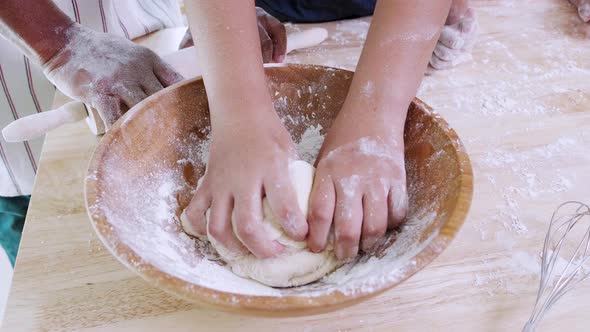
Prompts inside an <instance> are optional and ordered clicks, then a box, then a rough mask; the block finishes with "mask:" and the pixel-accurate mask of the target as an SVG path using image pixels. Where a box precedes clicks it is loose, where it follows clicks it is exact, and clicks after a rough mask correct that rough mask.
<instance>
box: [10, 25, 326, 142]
mask: <svg viewBox="0 0 590 332" xmlns="http://www.w3.org/2000/svg"><path fill="white" fill-rule="evenodd" d="M327 37H328V31H327V30H326V29H323V28H311V29H308V30H304V31H299V32H293V33H290V34H289V35H287V53H289V52H291V51H294V50H298V49H302V48H307V47H312V46H315V45H318V44H320V43H321V42H323V41H324V40H325V39H326V38H327ZM194 53H195V49H194V47H189V48H185V49H182V50H179V51H177V52H174V53H171V54H168V55H165V56H163V57H162V58H163V59H164V61H166V62H167V63H168V64H170V65H171V66H172V68H174V69H175V70H176V71H177V72H178V73H180V74H181V75H182V76H183V77H184V78H185V79H189V78H193V77H195V76H198V75H199V74H200V67H199V64H198V63H197V62H196V59H197V56H196V54H194ZM80 120H85V121H86V123H87V124H88V127H89V128H90V131H91V132H92V133H93V134H95V135H101V134H104V133H105V125H104V123H103V121H102V119H101V118H100V116H99V114H98V112H97V111H96V110H95V109H93V108H92V107H89V106H87V105H85V104H84V103H82V102H80V101H72V102H69V103H67V104H65V105H63V106H61V107H59V108H57V109H55V110H51V111H45V112H41V113H37V114H33V115H29V116H26V117H22V118H20V119H18V120H16V121H13V122H11V123H10V124H9V125H7V126H6V127H4V129H2V135H3V136H4V139H5V140H6V141H7V142H22V141H28V140H31V139H34V138H37V137H40V136H43V135H45V133H47V132H48V131H50V130H53V129H55V128H58V127H60V126H62V125H64V124H66V123H72V122H77V121H80Z"/></svg>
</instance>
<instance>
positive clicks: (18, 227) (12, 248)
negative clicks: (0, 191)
mask: <svg viewBox="0 0 590 332" xmlns="http://www.w3.org/2000/svg"><path fill="white" fill-rule="evenodd" d="M30 199H31V196H16V197H0V246H2V248H4V251H6V254H7V255H8V258H9V259H10V263H11V264H12V266H13V267H14V262H15V260H16V253H17V252H18V244H19V243H20V237H21V233H22V232H23V226H24V225H25V216H26V215H27V208H28V207H29V201H30Z"/></svg>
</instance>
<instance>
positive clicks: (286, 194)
mask: <svg viewBox="0 0 590 332" xmlns="http://www.w3.org/2000/svg"><path fill="white" fill-rule="evenodd" d="M264 191H265V194H266V199H267V200H268V204H269V206H270V209H271V210H272V212H273V213H274V215H275V216H276V217H277V218H278V220H279V222H280V224H281V226H282V227H283V230H285V233H287V235H288V236H289V237H291V238H293V239H295V240H298V241H303V240H304V239H305V236H306V235H307V229H308V228H307V221H306V220H305V216H304V215H303V212H301V210H300V209H299V204H298V203H297V195H296V193H295V190H294V188H293V185H292V184H291V182H290V179H289V178H288V177H285V178H280V177H275V178H273V179H270V180H269V181H268V182H267V183H265V184H264Z"/></svg>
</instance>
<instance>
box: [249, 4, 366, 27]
mask: <svg viewBox="0 0 590 332" xmlns="http://www.w3.org/2000/svg"><path fill="white" fill-rule="evenodd" d="M376 1H377V0H338V1H327V0H315V1H314V0H256V6H257V7H260V8H262V9H264V10H266V12H268V13H269V14H271V15H272V16H274V17H276V18H277V19H278V20H280V21H281V22H293V23H320V22H329V21H336V20H343V19H349V18H356V17H362V16H368V15H372V14H373V11H374V10H375V3H376Z"/></svg>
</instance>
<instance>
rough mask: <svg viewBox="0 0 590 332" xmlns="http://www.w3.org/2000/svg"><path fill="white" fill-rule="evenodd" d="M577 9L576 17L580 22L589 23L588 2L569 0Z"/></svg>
mask: <svg viewBox="0 0 590 332" xmlns="http://www.w3.org/2000/svg"><path fill="white" fill-rule="evenodd" d="M569 2H571V3H572V5H574V6H576V8H577V9H578V15H579V16H580V18H581V19H582V21H584V22H586V23H588V22H590V0H569Z"/></svg>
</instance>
